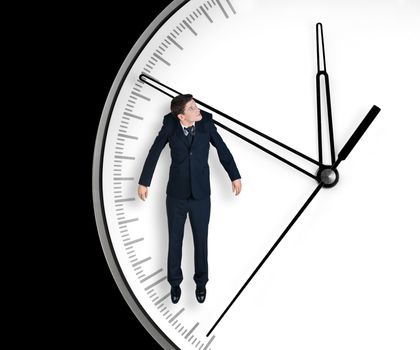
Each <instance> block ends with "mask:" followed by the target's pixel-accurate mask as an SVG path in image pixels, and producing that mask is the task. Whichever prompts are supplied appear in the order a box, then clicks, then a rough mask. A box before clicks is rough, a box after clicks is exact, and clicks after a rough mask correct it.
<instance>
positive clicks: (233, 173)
mask: <svg viewBox="0 0 420 350" xmlns="http://www.w3.org/2000/svg"><path fill="white" fill-rule="evenodd" d="M209 124H210V125H209V130H210V143H211V144H212V145H213V146H214V147H215V148H216V150H217V155H218V156H219V160H220V163H221V164H222V166H223V168H224V169H225V170H226V172H227V173H228V175H229V178H230V180H231V181H232V183H233V182H235V180H239V179H240V178H241V175H240V174H239V170H238V168H237V166H236V163H235V160H234V159H233V156H232V154H231V153H230V151H229V149H228V148H227V146H226V144H225V143H224V141H223V139H222V137H221V136H220V135H219V133H218V132H217V129H216V126H215V125H214V123H213V118H212V116H211V115H210V122H209ZM238 183H240V181H239V182H238V181H236V182H235V184H238ZM239 191H240V189H239ZM237 194H239V193H237Z"/></svg>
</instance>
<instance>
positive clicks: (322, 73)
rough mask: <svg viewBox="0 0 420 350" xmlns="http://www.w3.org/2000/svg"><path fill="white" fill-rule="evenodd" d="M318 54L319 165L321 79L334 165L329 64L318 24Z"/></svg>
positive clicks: (320, 158)
mask: <svg viewBox="0 0 420 350" xmlns="http://www.w3.org/2000/svg"><path fill="white" fill-rule="evenodd" d="M320 51H322V57H320ZM316 53H317V67H318V72H317V74H316V103H317V123H318V155H319V163H321V164H323V153H322V152H323V151H322V111H321V106H322V102H321V77H324V81H325V94H326V96H325V97H326V103H327V115H328V132H329V137H330V140H329V141H330V152H331V164H332V163H334V162H335V150H334V133H333V123H332V111H331V96H330V82H329V78H328V73H327V63H326V61H325V47H324V34H323V30H322V24H321V23H317V24H316Z"/></svg>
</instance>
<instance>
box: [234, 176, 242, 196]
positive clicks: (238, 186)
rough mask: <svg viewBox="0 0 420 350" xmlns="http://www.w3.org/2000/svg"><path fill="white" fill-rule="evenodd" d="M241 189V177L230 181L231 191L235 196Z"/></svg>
mask: <svg viewBox="0 0 420 350" xmlns="http://www.w3.org/2000/svg"><path fill="white" fill-rule="evenodd" d="M241 189H242V182H241V179H237V180H234V181H232V192H234V193H235V196H237V195H238V194H239V193H241Z"/></svg>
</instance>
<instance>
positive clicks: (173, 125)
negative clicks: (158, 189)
mask: <svg viewBox="0 0 420 350" xmlns="http://www.w3.org/2000/svg"><path fill="white" fill-rule="evenodd" d="M201 115H202V117H203V118H202V119H201V120H200V121H198V122H195V136H194V137H193V140H192V143H191V145H189V142H188V138H187V137H186V136H185V134H184V133H183V130H182V127H181V125H180V121H179V119H178V118H177V117H176V116H174V115H173V114H172V113H169V114H167V115H166V116H165V117H164V118H163V125H162V128H161V130H160V131H159V134H158V136H157V137H156V139H155V141H154V143H153V145H152V147H151V148H150V151H149V154H148V156H147V158H146V161H145V163H144V166H143V171H142V173H141V175H140V179H139V184H141V185H143V186H150V183H151V180H152V177H153V173H154V170H155V168H156V163H157V161H158V159H159V156H160V153H161V152H162V149H163V148H164V147H165V145H166V144H167V143H169V147H170V149H171V159H172V162H171V166H170V169H169V181H168V185H167V188H166V194H167V198H166V209H167V216H168V231H169V252H168V281H169V283H170V284H171V285H172V286H177V285H179V284H180V283H181V281H182V279H183V276H182V270H181V258H182V240H183V235H184V225H185V221H186V217H187V213H188V214H189V218H190V222H191V228H192V231H193V240H194V264H195V274H194V281H195V282H196V284H197V285H199V286H204V285H205V284H206V283H207V281H208V266H207V233H208V223H209V220H210V176H209V166H208V155H209V149H210V143H211V144H212V145H213V146H214V147H215V148H216V150H217V154H218V156H219V160H220V162H221V164H222V165H223V167H224V169H225V170H226V172H227V173H228V175H229V178H230V179H231V181H233V180H236V179H240V177H241V176H240V174H239V171H238V168H237V167H236V164H235V160H234V159H233V156H232V154H231V153H230V151H229V149H228V148H227V146H226V144H225V143H224V142H223V140H222V138H221V137H220V135H219V133H218V132H217V130H216V127H215V125H214V123H213V119H212V115H211V114H210V113H207V112H204V111H201Z"/></svg>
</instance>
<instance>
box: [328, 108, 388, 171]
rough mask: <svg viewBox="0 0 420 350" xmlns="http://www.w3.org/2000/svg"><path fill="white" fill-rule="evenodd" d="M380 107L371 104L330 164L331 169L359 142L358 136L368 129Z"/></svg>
mask: <svg viewBox="0 0 420 350" xmlns="http://www.w3.org/2000/svg"><path fill="white" fill-rule="evenodd" d="M380 111H381V109H380V108H379V107H378V106H375V105H373V106H372V108H371V109H370V111H369V112H368V114H366V117H364V118H363V120H362V122H361V123H360V124H359V126H358V127H357V129H356V130H355V131H354V132H353V134H352V135H351V136H350V138H349V139H348V141H347V142H346V144H345V145H344V147H343V148H342V149H341V151H340V152H339V153H338V157H337V160H336V161H335V162H334V164H333V165H332V167H331V168H332V169H336V168H337V167H338V165H339V164H340V163H341V161H343V160H345V159H346V158H347V156H348V155H349V154H350V152H351V151H352V150H353V148H354V146H356V144H357V143H358V142H359V140H360V138H361V137H362V136H363V134H364V133H365V131H366V130H367V129H368V127H369V126H370V124H372V122H373V120H374V119H375V118H376V116H377V115H378V113H379V112H380Z"/></svg>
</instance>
